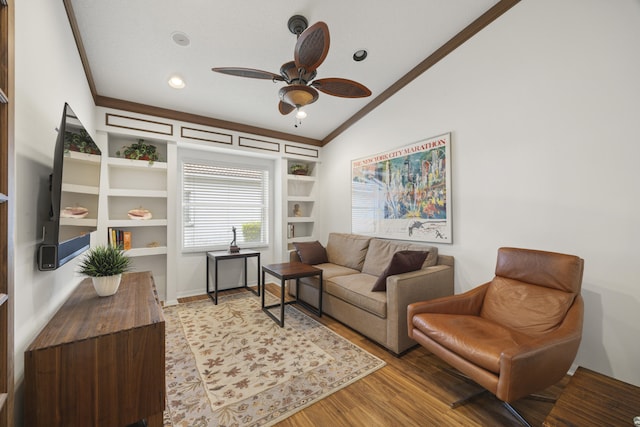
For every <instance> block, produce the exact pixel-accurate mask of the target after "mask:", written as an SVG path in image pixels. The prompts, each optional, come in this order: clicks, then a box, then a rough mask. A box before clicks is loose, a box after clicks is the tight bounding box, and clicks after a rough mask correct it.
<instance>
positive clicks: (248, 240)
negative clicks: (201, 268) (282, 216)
mask: <svg viewBox="0 0 640 427" xmlns="http://www.w3.org/2000/svg"><path fill="white" fill-rule="evenodd" d="M182 210H183V217H182V247H183V249H184V250H207V249H212V248H215V247H218V249H221V248H227V247H229V244H230V243H231V240H232V227H235V228H236V243H237V245H238V246H240V247H246V246H253V247H255V246H264V245H267V244H269V233H268V231H269V170H268V169H267V168H266V167H261V166H259V165H231V164H223V163H207V164H198V163H195V162H187V161H185V162H183V164H182Z"/></svg>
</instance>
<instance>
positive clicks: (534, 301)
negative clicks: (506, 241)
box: [407, 248, 584, 424]
mask: <svg viewBox="0 0 640 427" xmlns="http://www.w3.org/2000/svg"><path fill="white" fill-rule="evenodd" d="M583 268H584V260H583V259H581V258H579V257H577V256H573V255H565V254H559V253H554V252H543V251H535V250H528V249H517V248H500V249H499V250H498V260H497V264H496V271H495V277H494V278H493V280H491V281H490V282H488V283H485V284H483V285H481V286H479V287H477V288H474V289H472V290H470V291H468V292H466V293H463V294H458V295H453V296H450V297H443V298H438V299H434V300H430V301H422V302H417V303H414V304H410V305H409V308H408V312H407V320H408V331H409V337H411V338H413V339H414V340H416V341H417V342H418V343H420V344H421V345H422V346H424V347H425V348H427V349H428V350H429V351H430V352H432V353H433V354H435V355H436V356H438V357H439V358H441V359H442V360H444V361H445V362H447V363H448V364H449V365H451V366H453V367H454V368H456V369H457V370H458V371H460V372H461V373H462V374H464V375H465V376H467V377H469V378H470V379H472V380H473V381H475V382H476V383H478V384H479V385H481V386H482V387H484V388H485V389H486V390H488V391H490V392H491V393H493V394H494V395H495V396H496V397H497V398H498V399H500V400H501V401H503V402H504V403H505V406H507V408H508V409H509V410H510V411H511V412H512V413H513V414H514V415H515V416H516V417H518V418H519V420H520V421H521V422H523V423H524V424H527V423H526V421H525V420H524V419H523V418H522V417H520V415H519V414H517V412H515V409H513V407H512V406H511V405H510V404H509V403H511V402H514V401H516V400H518V399H520V398H522V397H525V396H527V395H529V394H532V393H536V392H539V391H541V390H543V389H545V388H547V387H549V386H551V385H553V384H555V383H556V382H558V381H560V380H561V379H562V378H563V377H564V375H566V373H567V371H568V370H569V368H570V367H571V364H572V363H573V361H574V359H575V356H576V353H577V352H578V347H579V345H580V340H581V338H582V320H583V311H584V304H583V300H582V297H581V295H580V288H581V286H582V272H583Z"/></svg>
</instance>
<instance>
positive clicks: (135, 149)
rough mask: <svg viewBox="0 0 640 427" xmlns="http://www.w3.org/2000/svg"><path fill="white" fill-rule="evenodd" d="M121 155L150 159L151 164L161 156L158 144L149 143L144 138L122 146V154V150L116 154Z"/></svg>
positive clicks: (130, 157)
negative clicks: (157, 149)
mask: <svg viewBox="0 0 640 427" xmlns="http://www.w3.org/2000/svg"><path fill="white" fill-rule="evenodd" d="M120 155H122V156H123V157H124V158H125V159H133V160H148V161H149V164H153V162H154V161H156V160H158V158H159V157H158V152H157V151H156V146H155V145H152V144H147V143H146V142H144V139H138V142H136V143H133V144H131V145H129V146H124V147H122V154H121V152H120V150H118V151H116V156H120Z"/></svg>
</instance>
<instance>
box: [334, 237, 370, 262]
mask: <svg viewBox="0 0 640 427" xmlns="http://www.w3.org/2000/svg"><path fill="white" fill-rule="evenodd" d="M370 240H371V237H367V236H360V235H358V234H348V233H330V234H329V239H328V241H327V258H329V262H330V263H333V264H338V265H343V266H345V267H349V268H353V269H355V270H358V271H362V264H364V258H365V256H366V255H367V248H368V247H369V241H370Z"/></svg>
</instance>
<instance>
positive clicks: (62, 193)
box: [45, 104, 102, 267]
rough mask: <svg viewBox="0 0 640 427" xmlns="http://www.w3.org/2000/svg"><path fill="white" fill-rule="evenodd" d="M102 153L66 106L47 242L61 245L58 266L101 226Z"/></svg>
mask: <svg viewBox="0 0 640 427" xmlns="http://www.w3.org/2000/svg"><path fill="white" fill-rule="evenodd" d="M101 160H102V153H101V151H100V149H99V148H98V146H97V145H96V143H95V142H94V140H93V139H92V138H91V136H90V135H89V133H88V132H87V130H86V129H85V127H84V126H83V125H82V123H81V122H80V120H79V119H78V117H77V116H76V114H75V113H74V112H73V110H72V109H71V107H70V106H69V104H65V105H64V111H63V113H62V119H61V121H60V127H59V128H58V137H57V140H56V146H55V151H54V155H53V172H52V174H51V177H50V194H51V211H50V215H49V216H50V217H49V223H48V226H47V227H46V231H45V244H48V245H56V246H57V266H56V267H60V266H61V265H63V264H65V263H66V262H68V261H69V260H71V259H73V258H74V257H75V256H77V255H79V254H80V253H82V252H83V251H84V250H86V249H87V248H88V247H89V243H90V233H91V232H93V231H95V230H97V227H98V193H99V188H100V163H101Z"/></svg>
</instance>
